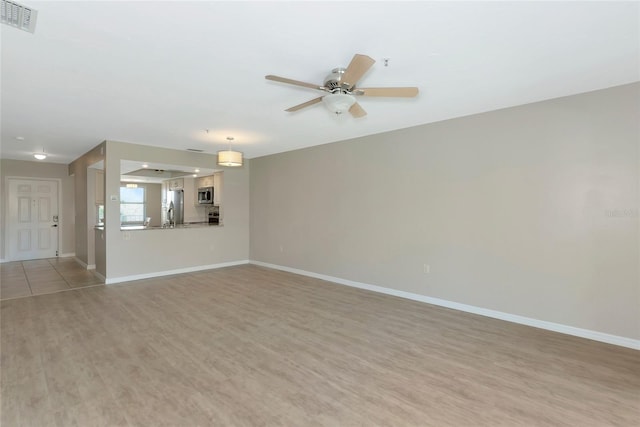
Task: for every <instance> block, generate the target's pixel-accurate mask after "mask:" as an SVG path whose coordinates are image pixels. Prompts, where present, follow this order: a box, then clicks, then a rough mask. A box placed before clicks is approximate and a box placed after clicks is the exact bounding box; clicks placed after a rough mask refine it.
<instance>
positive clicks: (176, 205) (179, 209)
mask: <svg viewBox="0 0 640 427" xmlns="http://www.w3.org/2000/svg"><path fill="white" fill-rule="evenodd" d="M168 201H169V211H168V212H167V214H168V217H167V218H168V220H169V223H170V225H173V224H184V191H183V190H172V191H169V199H168Z"/></svg>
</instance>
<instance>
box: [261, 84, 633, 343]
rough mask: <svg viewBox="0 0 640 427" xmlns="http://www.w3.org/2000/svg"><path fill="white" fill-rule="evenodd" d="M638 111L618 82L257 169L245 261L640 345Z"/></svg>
mask: <svg viewBox="0 0 640 427" xmlns="http://www.w3.org/2000/svg"><path fill="white" fill-rule="evenodd" d="M638 99H640V84H632V85H625V86H620V87H615V88H611V89H608V90H602V91H596V92H591V93H586V94H581V95H577V96H571V97H566V98H560V99H556V100H551V101H546V102H540V103H535V104H530V105H525V106H521V107H516V108H509V109H504V110H500V111H494V112H489V113H485V114H479V115H474V116H469V117H464V118H459V119H454V120H448V121H444V122H439V123H434V124H429V125H424V126H418V127H414V128H409V129H404V130H399V131H394V132H389V133H384V134H378V135H373V136H368V137H363V138H358V139H354V140H350V141H344V142H339V143H334V144H328V145H323V146H317V147H312V148H308V149H303V150H297V151H292V152H287V153H282V154H277V155H272V156H266V157H262V158H257V159H253V160H252V161H251V191H250V194H251V249H250V255H251V259H252V260H256V261H262V262H266V263H272V264H277V265H282V266H287V267H291V268H296V269H301V270H306V271H309V272H314V273H318V274H324V275H328V276H333V277H339V278H342V279H346V280H353V281H357V282H362V283H367V284H372V285H378V286H383V287H387V288H392V289H396V290H401V291H406V292H412V293H416V294H421V295H426V296H430V297H434V298H440V299H444V300H448V301H453V302H458V303H463V304H468V305H472V306H476V307H482V308H486V309H492V310H497V311H501V312H505V313H511V314H516V315H520V316H526V317H529V318H533V319H539V320H544V321H549V322H555V323H559V324H563V325H568V326H574V327H578V328H584V329H588V330H593V331H599V332H603V333H608V334H613V335H618V336H622V337H628V338H631V339H639V338H640V309H639V307H640V290H639V287H640V277H639V264H638V260H639V259H640V258H639V251H638V246H639V231H638V230H639V218H638V207H639V197H640V196H639V188H640V187H639V180H638V160H639V154H638V151H639V147H638V145H639V141H640V131H639V128H638V117H640V108H639V103H638ZM365 120H384V118H383V117H382V118H381V117H367V118H366V119H365ZM352 126H358V123H357V121H354V122H353V123H352ZM425 264H428V265H429V266H430V271H431V272H430V273H429V274H425V272H424V265H425Z"/></svg>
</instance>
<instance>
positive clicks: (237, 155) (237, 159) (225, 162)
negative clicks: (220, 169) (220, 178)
mask: <svg viewBox="0 0 640 427" xmlns="http://www.w3.org/2000/svg"><path fill="white" fill-rule="evenodd" d="M227 141H229V149H228V150H224V151H218V165H219V166H231V167H234V166H242V153H241V152H240V151H233V150H231V141H233V137H231V136H228V137H227Z"/></svg>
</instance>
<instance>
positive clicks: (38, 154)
mask: <svg viewBox="0 0 640 427" xmlns="http://www.w3.org/2000/svg"><path fill="white" fill-rule="evenodd" d="M33 157H35V158H36V159H38V160H44V159H46V158H47V155H46V154H44V151H43V152H42V153H33Z"/></svg>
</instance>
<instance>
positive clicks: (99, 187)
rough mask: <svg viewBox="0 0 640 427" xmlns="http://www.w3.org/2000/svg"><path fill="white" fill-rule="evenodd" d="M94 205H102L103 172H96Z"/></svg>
mask: <svg viewBox="0 0 640 427" xmlns="http://www.w3.org/2000/svg"><path fill="white" fill-rule="evenodd" d="M95 185H96V188H95V195H96V205H104V172H103V171H96V181H95Z"/></svg>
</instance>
